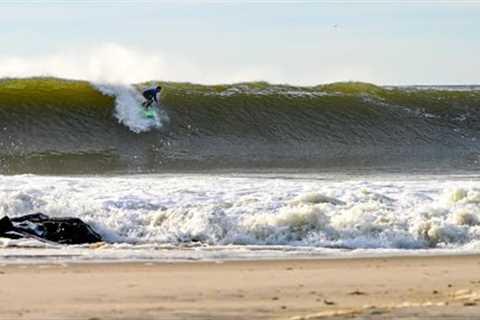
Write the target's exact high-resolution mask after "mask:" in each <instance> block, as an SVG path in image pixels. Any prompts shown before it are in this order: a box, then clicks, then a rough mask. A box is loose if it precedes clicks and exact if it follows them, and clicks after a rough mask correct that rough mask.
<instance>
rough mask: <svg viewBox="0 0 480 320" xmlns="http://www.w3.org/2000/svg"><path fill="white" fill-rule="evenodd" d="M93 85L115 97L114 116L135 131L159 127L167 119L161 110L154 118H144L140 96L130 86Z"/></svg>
mask: <svg viewBox="0 0 480 320" xmlns="http://www.w3.org/2000/svg"><path fill="white" fill-rule="evenodd" d="M94 87H95V88H96V89H97V90H99V91H100V92H101V93H102V94H104V95H107V96H111V97H114V98H115V117H116V118H117V119H118V122H120V123H121V124H123V125H125V126H127V127H128V128H129V129H130V130H131V131H133V132H135V133H141V132H147V131H150V130H152V129H154V128H157V129H158V128H161V127H162V126H163V125H164V123H165V122H166V121H168V117H167V115H166V114H165V113H164V112H162V111H158V112H157V117H156V118H153V119H149V118H146V117H145V116H144V114H143V112H142V108H141V107H140V105H141V103H142V97H141V95H140V94H139V92H138V91H137V90H136V89H135V88H133V87H132V86H128V85H112V84H94Z"/></svg>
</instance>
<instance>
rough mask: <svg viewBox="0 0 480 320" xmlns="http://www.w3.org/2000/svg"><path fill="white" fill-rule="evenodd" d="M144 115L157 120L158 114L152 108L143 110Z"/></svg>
mask: <svg viewBox="0 0 480 320" xmlns="http://www.w3.org/2000/svg"><path fill="white" fill-rule="evenodd" d="M143 115H144V116H145V117H146V118H149V119H155V116H156V113H155V110H154V109H153V108H150V109H146V110H145V109H144V110H143Z"/></svg>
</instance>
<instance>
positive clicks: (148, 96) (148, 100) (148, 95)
mask: <svg viewBox="0 0 480 320" xmlns="http://www.w3.org/2000/svg"><path fill="white" fill-rule="evenodd" d="M161 90H162V87H160V86H157V87H156V88H151V89H147V90H145V91H143V97H144V98H145V101H144V102H143V103H142V106H143V107H144V108H150V106H151V105H152V103H153V101H155V102H156V103H157V104H158V99H157V94H160V91H161Z"/></svg>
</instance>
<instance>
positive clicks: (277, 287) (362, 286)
mask: <svg viewBox="0 0 480 320" xmlns="http://www.w3.org/2000/svg"><path fill="white" fill-rule="evenodd" d="M479 270H480V255H469V256H419V257H417V256H415V257H404V256H402V257H376V258H353V259H287V260H285V259H279V260H260V261H222V262H205V261H204V262H198V261H194V262H172V263H158V262H124V263H118V262H114V263H109V262H105V263H88V262H87V263H83V262H82V263H64V264H54V263H46V264H7V265H3V266H0V277H1V279H2V280H3V282H2V288H1V291H3V293H4V294H3V295H1V298H0V305H1V306H2V308H1V310H2V311H1V313H0V319H12V318H17V319H57V318H58V319H103V320H104V319H232V318H235V319H272V318H273V319H322V318H329V317H330V318H331V317H333V316H335V319H343V318H352V317H354V316H361V317H362V319H388V318H392V317H403V316H410V315H413V314H414V315H415V318H418V319H422V318H428V317H433V316H444V317H454V318H455V319H457V318H462V317H469V319H475V315H477V314H479V312H480V306H479V305H477V303H478V304H480V275H479V273H478V271H479Z"/></svg>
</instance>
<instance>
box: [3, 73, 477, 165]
mask: <svg viewBox="0 0 480 320" xmlns="http://www.w3.org/2000/svg"><path fill="white" fill-rule="evenodd" d="M153 84H154V83H153V82H152V83H145V84H138V85H134V86H131V87H127V86H113V85H105V84H91V83H88V82H82V81H70V80H62V79H53V78H32V79H4V80H1V81H0V132H1V133H0V146H1V148H0V170H1V171H0V173H1V174H12V173H40V174H75V173H86V174H89V173H136V172H144V173H145V172H161V171H169V170H202V169H238V168H240V169H253V168H255V169H271V168H295V169H309V168H313V169H322V170H330V169H332V170H335V169H342V170H343V169H345V168H352V169H360V170H363V169H368V168H375V169H379V168H386V170H390V169H391V170H407V171H408V170H412V169H413V170H421V169H422V168H430V169H440V170H441V169H445V168H446V169H457V170H460V169H467V170H468V169H474V168H476V166H477V165H478V160H479V151H480V150H479V143H478V139H480V130H479V128H480V113H479V111H480V110H479V109H480V88H478V87H430V88H426V87H378V86H374V85H370V84H365V83H335V84H329V85H321V86H316V87H292V86H283V85H270V84H267V83H261V82H260V83H243V84H235V85H218V86H201V85H193V84H185V83H161V84H162V87H164V90H163V91H162V96H161V110H159V112H158V117H157V119H155V120H148V119H145V118H143V117H142V116H141V111H140V109H139V107H138V106H139V104H140V102H141V96H140V94H139V92H140V91H141V90H142V89H143V88H145V87H147V86H150V85H153Z"/></svg>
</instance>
